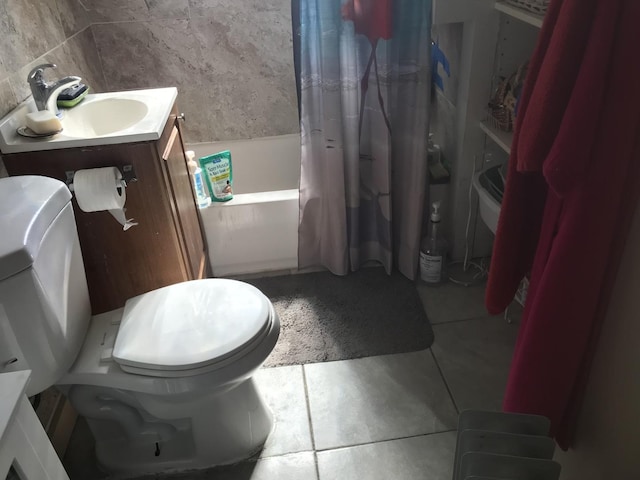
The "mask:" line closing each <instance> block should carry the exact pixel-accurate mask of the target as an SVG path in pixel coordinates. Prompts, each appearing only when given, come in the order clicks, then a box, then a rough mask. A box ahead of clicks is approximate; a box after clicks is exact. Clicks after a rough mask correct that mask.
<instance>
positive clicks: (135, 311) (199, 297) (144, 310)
mask: <svg viewBox="0 0 640 480" xmlns="http://www.w3.org/2000/svg"><path fill="white" fill-rule="evenodd" d="M271 312H272V309H271V304H270V302H269V300H268V299H267V298H266V297H265V296H264V295H263V294H262V292H260V290H258V289H257V288H255V287H253V286H252V285H249V284H247V283H244V282H238V281H235V280H227V279H205V280H194V281H190V282H183V283H178V284H175V285H170V286H168V287H164V288H160V289H158V290H154V291H152V292H149V293H145V294H143V295H139V296H137V297H134V298H131V299H129V300H128V301H127V302H126V304H125V307H124V312H123V315H122V320H121V323H120V327H119V329H118V333H117V337H116V341H115V345H114V347H113V353H112V358H113V359H114V360H115V361H116V362H117V363H118V364H119V366H120V368H121V369H122V370H124V371H125V372H130V373H136V374H140V375H148V376H154V377H177V376H189V375H194V374H199V373H203V372H206V371H209V370H213V369H216V368H219V367H221V366H224V365H227V364H229V363H230V362H233V361H234V359H236V358H237V357H239V356H243V355H244V354H245V353H246V352H249V351H251V350H253V349H254V348H255V346H256V345H258V344H260V343H261V342H262V340H263V339H264V337H265V336H266V335H267V334H268V333H269V331H270V329H271V323H272V318H271Z"/></svg>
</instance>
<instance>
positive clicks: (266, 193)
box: [187, 134, 300, 277]
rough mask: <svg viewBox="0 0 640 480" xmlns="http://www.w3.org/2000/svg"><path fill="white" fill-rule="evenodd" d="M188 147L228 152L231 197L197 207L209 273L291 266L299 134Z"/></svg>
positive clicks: (295, 233)
mask: <svg viewBox="0 0 640 480" xmlns="http://www.w3.org/2000/svg"><path fill="white" fill-rule="evenodd" d="M187 148H188V149H190V150H193V151H194V152H195V154H196V159H197V158H200V157H203V156H205V155H209V154H211V153H216V152H220V151H223V150H230V151H231V160H232V163H233V191H234V196H233V199H232V200H230V201H228V202H224V203H215V202H214V203H212V204H211V206H210V207H208V208H204V209H201V210H200V213H201V215H202V223H203V226H204V231H205V236H206V240H207V246H208V249H209V260H210V262H211V269H212V271H213V275H214V277H222V276H230V275H239V274H247V273H259V272H268V271H274V270H290V269H296V268H297V267H298V194H299V190H298V182H299V177H300V135H297V134H296V135H282V136H278V137H269V138H258V139H252V140H239V141H232V142H213V143H198V144H190V145H187Z"/></svg>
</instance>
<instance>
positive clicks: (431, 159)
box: [427, 133, 449, 183]
mask: <svg viewBox="0 0 640 480" xmlns="http://www.w3.org/2000/svg"><path fill="white" fill-rule="evenodd" d="M427 150H428V156H427V165H428V166H429V174H430V175H431V180H432V182H436V183H437V182H441V183H442V180H444V179H447V178H449V172H448V171H447V169H446V168H445V166H444V165H443V164H442V150H441V149H440V145H436V144H435V143H434V141H433V133H430V134H429V140H428V141H427Z"/></svg>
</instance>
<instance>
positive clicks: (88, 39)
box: [10, 28, 106, 102]
mask: <svg viewBox="0 0 640 480" xmlns="http://www.w3.org/2000/svg"><path fill="white" fill-rule="evenodd" d="M43 63H54V64H56V65H57V68H55V69H48V70H47V71H46V72H45V79H47V80H55V79H58V78H62V77H65V76H67V75H77V76H79V77H81V78H82V79H83V80H84V81H85V82H86V83H87V84H88V85H89V86H90V87H91V90H92V91H93V92H100V91H104V90H105V89H106V88H105V82H104V76H103V75H102V67H101V65H100V59H99V56H98V51H97V50H96V48H95V43H94V41H93V35H92V34H91V30H90V29H89V28H87V29H85V30H83V31H82V32H80V33H79V34H77V35H74V36H73V37H71V38H70V39H68V40H67V41H65V42H63V43H62V44H61V45H59V46H58V47H57V48H54V49H53V50H51V51H50V52H48V53H47V54H46V55H43V56H41V57H39V58H37V59H36V60H34V61H33V62H31V63H29V64H28V65H25V66H24V67H22V68H21V69H19V70H18V71H17V72H16V73H14V74H13V75H12V76H11V77H10V80H11V86H12V87H13V91H14V93H15V95H16V97H17V100H18V102H22V101H23V100H25V99H26V98H27V97H28V96H29V95H31V90H30V88H29V84H28V83H27V75H28V74H29V72H30V71H31V69H32V68H34V67H36V66H38V65H40V64H43Z"/></svg>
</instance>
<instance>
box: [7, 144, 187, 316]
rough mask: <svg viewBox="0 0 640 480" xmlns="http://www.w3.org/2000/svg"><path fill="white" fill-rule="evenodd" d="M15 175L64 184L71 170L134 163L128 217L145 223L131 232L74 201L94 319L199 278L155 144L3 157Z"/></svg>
mask: <svg viewBox="0 0 640 480" xmlns="http://www.w3.org/2000/svg"><path fill="white" fill-rule="evenodd" d="M3 158H4V160H5V164H6V167H7V171H8V172H9V174H10V175H44V176H47V177H52V178H57V179H58V180H62V181H64V180H65V179H66V173H65V172H67V171H72V172H73V171H77V170H81V169H91V168H100V167H111V166H115V167H117V168H119V169H120V170H121V171H122V170H124V166H125V165H132V166H133V168H134V171H135V174H136V176H137V178H138V181H137V182H134V183H131V184H129V186H128V187H127V202H126V208H127V216H129V217H133V218H135V219H136V220H137V221H138V222H139V225H137V226H135V227H133V228H130V229H129V230H127V231H126V232H125V231H123V230H122V226H121V225H120V224H118V222H117V221H116V220H115V219H114V218H113V217H112V216H111V215H110V214H109V213H108V212H106V211H105V212H92V213H85V212H83V211H82V210H81V209H80V208H79V207H78V205H77V202H76V200H75V197H74V200H73V209H74V214H75V219H76V226H77V230H78V237H79V238H80V248H81V250H82V257H83V261H84V266H85V272H86V276H87V285H88V287H89V296H90V299H91V311H92V313H93V314H94V315H96V314H99V313H103V312H107V311H110V310H113V309H116V308H120V307H122V306H123V305H124V303H125V302H126V301H127V300H128V299H129V298H131V297H133V296H135V295H140V294H141V293H146V292H149V291H150V290H154V289H156V288H160V287H164V286H166V285H172V284H174V283H178V282H183V281H185V280H189V279H191V278H193V277H192V276H191V275H190V272H189V268H188V267H187V264H186V263H185V261H184V258H183V255H182V250H183V249H182V247H181V245H180V242H181V238H180V233H179V231H178V228H177V227H176V226H174V220H173V218H172V205H173V203H174V201H173V199H172V198H171V194H170V192H167V191H166V189H165V188H164V179H163V177H164V171H163V168H162V167H163V165H162V163H164V162H163V161H162V160H160V158H159V155H158V154H157V153H156V145H155V143H149V142H145V143H132V144H117V145H105V146H97V147H82V148H73V149H65V150H50V151H43V152H30V153H18V154H13V155H6V156H4V157H3Z"/></svg>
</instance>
